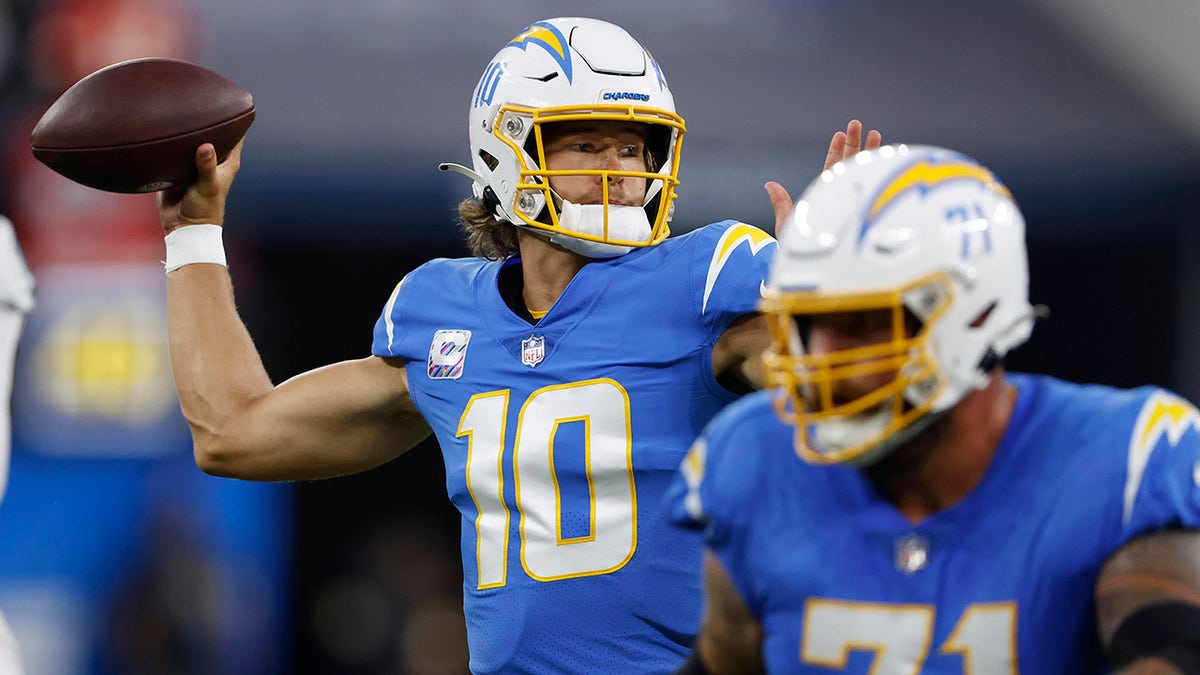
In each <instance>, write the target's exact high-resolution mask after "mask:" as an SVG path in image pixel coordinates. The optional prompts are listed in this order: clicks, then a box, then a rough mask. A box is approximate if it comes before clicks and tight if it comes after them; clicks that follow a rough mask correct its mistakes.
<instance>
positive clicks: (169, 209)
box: [158, 141, 242, 233]
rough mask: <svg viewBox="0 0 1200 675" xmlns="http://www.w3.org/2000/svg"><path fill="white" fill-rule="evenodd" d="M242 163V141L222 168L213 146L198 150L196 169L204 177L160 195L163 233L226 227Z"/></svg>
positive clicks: (208, 145) (159, 203) (223, 163)
mask: <svg viewBox="0 0 1200 675" xmlns="http://www.w3.org/2000/svg"><path fill="white" fill-rule="evenodd" d="M241 163H242V141H239V142H238V144H237V145H236V146H234V148H233V150H231V151H230V152H229V156H228V157H226V158H225V161H224V162H221V163H220V164H217V153H216V150H215V149H214V148H213V146H212V144H211V143H205V144H203V145H201V146H200V147H198V148H196V169H197V170H198V171H199V174H200V175H199V176H198V177H197V178H196V181H195V182H194V183H191V184H189V185H180V186H177V187H173V188H170V189H168V190H163V191H162V192H159V193H158V217H159V219H160V220H161V221H162V227H163V232H164V233H166V232H170V231H171V230H173V229H175V228H177V227H182V226H184V225H201V224H212V225H220V224H222V222H223V221H224V220H225V199H226V197H228V195H229V188H230V187H231V186H232V185H233V177H234V176H235V175H237V172H238V169H239V168H240V167H241Z"/></svg>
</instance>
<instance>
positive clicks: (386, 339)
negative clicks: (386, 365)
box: [371, 272, 412, 356]
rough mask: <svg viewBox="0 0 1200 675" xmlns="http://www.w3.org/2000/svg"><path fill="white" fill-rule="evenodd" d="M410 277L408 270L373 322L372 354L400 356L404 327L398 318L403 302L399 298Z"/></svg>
mask: <svg viewBox="0 0 1200 675" xmlns="http://www.w3.org/2000/svg"><path fill="white" fill-rule="evenodd" d="M411 277H412V273H411V272H410V273H409V274H407V275H405V276H404V278H403V279H401V280H400V283H398V284H396V288H394V289H393V290H392V294H391V296H389V297H388V300H387V303H386V304H385V305H384V306H383V311H382V312H381V313H380V314H379V320H378V321H376V322H375V334H374V339H373V340H372V341H371V354H372V355H374V356H400V353H399V350H398V347H399V344H400V342H401V340H402V338H403V334H402V332H403V329H404V322H403V321H401V320H400V309H401V308H402V307H403V306H404V303H403V302H402V301H401V299H400V298H401V296H402V295H404V290H405V284H406V283H407V282H408V280H409V279H410V278H411Z"/></svg>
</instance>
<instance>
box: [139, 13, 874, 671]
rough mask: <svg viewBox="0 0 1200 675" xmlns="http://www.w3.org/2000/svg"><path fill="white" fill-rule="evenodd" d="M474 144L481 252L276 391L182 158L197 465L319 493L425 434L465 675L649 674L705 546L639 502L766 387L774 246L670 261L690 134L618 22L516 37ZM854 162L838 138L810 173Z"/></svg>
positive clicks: (682, 624)
mask: <svg viewBox="0 0 1200 675" xmlns="http://www.w3.org/2000/svg"><path fill="white" fill-rule="evenodd" d="M469 124H470V127H469V138H470V150H471V162H470V164H471V166H469V167H468V166H460V165H457V164H445V165H443V167H442V168H443V169H445V170H449V171H453V172H455V173H458V174H462V175H464V176H466V177H468V178H470V179H471V181H472V185H473V190H472V196H471V197H470V198H468V199H467V200H465V201H464V202H463V203H462V204H461V205H460V208H459V215H460V218H461V220H462V223H463V226H464V228H465V229H466V231H467V237H468V243H469V245H470V247H471V249H472V252H473V253H475V256H476V257H472V258H466V259H458V260H434V261H431V262H429V263H427V264H425V265H423V266H421V267H419V268H418V269H416V270H414V271H413V272H411V273H410V274H408V275H407V276H406V277H405V278H404V279H403V280H401V281H400V282H399V283H398V284H397V285H396V287H395V290H394V291H393V292H392V294H391V297H390V298H389V299H388V300H387V302H386V305H385V307H384V308H383V311H382V313H381V316H380V318H379V321H378V323H377V325H376V327H375V332H374V342H373V344H372V348H371V355H370V356H368V357H365V358H363V359H359V360H355V361H347V362H343V363H337V364H333V365H330V366H327V367H325V368H320V369H317V370H314V371H312V372H309V373H305V374H303V375H300V376H298V377H295V378H293V379H291V380H289V381H287V382H284V383H282V384H280V385H278V386H274V385H273V384H272V383H271V381H270V379H269V378H268V376H267V374H266V372H265V371H264V369H263V366H262V363H261V361H260V359H259V356H258V354H257V352H256V351H255V348H254V346H253V344H252V342H251V340H250V337H249V335H248V334H247V332H246V330H245V328H244V327H243V325H242V323H241V321H240V319H239V318H238V315H237V313H236V310H235V307H234V301H233V292H232V287H231V283H230V278H229V275H228V273H227V271H226V270H225V268H224V266H223V265H222V264H221V263H222V262H223V254H222V250H221V244H220V239H219V238H220V228H219V227H218V226H217V225H218V224H220V223H221V222H222V217H223V205H224V201H225V196H226V194H227V193H228V190H229V188H230V186H231V183H232V180H233V177H234V174H236V172H237V169H238V166H239V163H240V148H239V149H236V150H235V151H234V152H233V153H231V155H230V157H229V158H228V159H227V160H226V161H225V162H223V163H221V164H220V165H217V163H216V161H215V157H214V156H213V152H212V147H211V145H210V144H205V145H202V146H201V147H200V148H199V149H198V151H197V167H198V169H199V171H200V178H199V179H198V181H197V182H196V183H195V184H193V185H191V186H189V187H188V188H186V189H181V190H175V191H172V192H168V193H164V195H163V197H162V199H161V200H160V215H161V217H162V223H163V229H164V230H165V231H166V232H167V261H166V262H167V269H168V273H167V286H168V302H169V317H170V324H169V328H170V331H171V336H172V339H171V350H172V351H171V357H172V366H173V370H174V374H175V382H176V385H177V387H178V390H179V395H180V403H181V405H182V408H183V412H184V415H185V417H186V418H187V420H188V422H189V424H190V425H191V428H192V434H193V440H194V444H195V455H196V461H197V463H198V464H199V466H200V467H201V468H202V469H203V470H205V471H206V472H209V473H212V474H216V475H222V476H233V477H238V478H243V479H253V480H297V479H307V478H318V477H328V476H336V475H341V474H347V473H353V472H357V471H363V470H366V469H369V468H372V467H374V466H377V465H379V464H382V463H384V462H386V461H388V460H390V459H392V458H394V457H396V456H397V455H399V454H400V453H402V452H404V451H405V450H407V449H408V448H410V447H412V446H413V445H414V444H416V443H417V442H419V441H420V440H422V439H423V438H425V437H427V436H428V435H429V434H430V433H431V432H432V433H433V434H435V435H436V437H437V440H438V442H439V444H440V446H441V449H442V453H443V456H444V460H445V465H446V476H447V486H446V487H447V492H448V494H449V497H450V499H451V501H452V502H453V503H454V505H455V506H456V507H457V508H458V510H459V512H460V513H461V514H462V521H461V528H462V560H463V567H464V570H465V574H464V577H465V578H464V580H463V581H464V588H463V590H464V604H465V613H466V617H467V629H468V630H467V633H468V642H469V646H470V651H471V663H470V665H471V669H472V671H474V672H477V673H493V672H505V673H525V672H546V673H565V672H590V673H602V672H614V673H627V672H668V671H670V670H672V669H674V668H675V667H677V666H678V665H679V664H680V663H681V662H682V661H683V658H684V657H685V656H686V654H687V652H688V650H689V649H690V647H691V644H692V642H693V640H694V635H695V630H696V628H697V626H698V625H699V619H700V611H701V605H702V582H701V577H700V573H699V565H700V560H701V554H702V549H703V541H702V538H701V537H700V536H699V535H697V534H695V533H690V532H685V531H680V530H676V529H674V528H672V527H671V526H670V525H669V523H668V522H667V521H666V520H665V519H664V518H663V517H662V514H661V512H660V510H659V507H660V504H661V499H662V495H663V493H664V492H665V490H666V488H667V486H668V485H669V483H670V481H671V479H672V477H673V475H674V472H675V469H676V468H677V467H678V465H679V462H680V461H682V459H683V456H684V454H685V452H686V451H687V447H688V445H689V444H690V443H691V441H692V440H694V438H695V437H696V435H697V434H699V432H700V430H701V428H702V427H703V425H704V423H706V422H707V421H708V420H709V419H710V418H711V417H712V415H714V414H715V413H716V412H717V410H718V409H720V408H721V407H722V406H724V405H725V404H727V403H729V402H730V401H732V400H733V399H734V398H735V397H736V396H737V395H738V394H739V393H741V392H744V391H746V390H748V389H749V388H751V387H753V386H756V385H758V384H759V383H760V382H761V369H760V368H759V363H760V361H759V359H758V354H759V353H760V352H761V349H762V348H764V347H765V345H766V344H767V342H768V341H769V337H768V334H767V330H766V323H765V321H764V320H763V318H762V317H761V316H757V315H756V314H755V312H756V306H757V302H758V300H759V298H760V289H761V286H762V284H763V282H764V280H765V277H766V270H767V264H768V260H769V259H770V255H771V253H772V252H773V251H774V248H775V242H774V239H773V238H772V237H771V236H770V235H768V234H767V233H765V232H763V231H762V230H759V229H757V228H754V227H751V226H749V225H745V224H743V223H739V222H735V221H725V222H721V223H716V224H713V225H709V226H706V227H702V228H700V229H698V230H694V231H692V232H690V233H688V234H685V235H681V236H678V237H674V238H670V239H668V238H667V235H668V233H669V230H668V221H669V220H670V218H671V214H672V211H673V208H674V202H675V198H676V188H677V185H678V178H677V175H678V170H679V158H680V154H679V153H680V147H681V143H682V140H683V135H684V130H685V129H684V121H683V119H682V118H681V117H680V116H679V115H678V114H677V113H676V112H675V106H674V102H673V99H672V97H671V92H670V90H669V88H668V87H667V81H666V78H665V76H664V74H663V71H662V69H661V68H660V67H659V65H658V63H657V62H655V60H654V59H653V58H652V57H651V56H650V53H649V52H647V51H646V49H644V48H643V47H642V46H641V45H640V44H639V43H638V42H637V41H636V40H634V39H633V38H632V37H631V36H630V35H629V34H628V33H627V32H625V31H624V30H623V29H621V28H619V27H617V26H614V25H612V24H609V23H605V22H602V21H596V20H591V19H580V18H559V19H549V20H546V21H539V22H537V23H534V24H532V25H530V26H529V27H528V28H526V29H525V30H524V31H523V32H521V33H520V34H519V35H517V36H516V37H514V38H513V39H512V40H510V41H509V42H508V43H507V44H505V45H504V47H503V48H502V49H501V50H500V51H499V52H498V53H497V54H496V56H495V57H494V58H493V59H492V61H491V62H490V63H489V64H488V65H487V67H486V68H485V69H484V72H483V75H482V77H481V78H480V79H479V82H478V84H477V86H476V88H475V90H474V92H473V94H472V96H471V101H470V114H469ZM862 140H863V139H862V136H861V125H859V124H857V123H852V124H851V125H850V126H848V128H847V132H846V133H843V132H838V133H837V134H835V135H834V138H833V140H832V141H831V144H830V153H831V154H830V157H829V158H827V162H829V161H830V160H833V161H836V160H840V159H842V158H843V156H848V155H850V154H853V153H855V152H857V151H858V149H859V144H860V142H861V141H862ZM878 144H879V134H878V133H877V132H872V133H870V134H868V135H867V137H866V145H867V146H868V147H873V146H878ZM768 192H769V193H770V197H771V200H772V202H773V203H781V202H784V201H790V199H789V198H788V197H787V195H786V193H785V192H783V190H782V187H780V186H778V185H777V184H774V183H772V184H769V185H768Z"/></svg>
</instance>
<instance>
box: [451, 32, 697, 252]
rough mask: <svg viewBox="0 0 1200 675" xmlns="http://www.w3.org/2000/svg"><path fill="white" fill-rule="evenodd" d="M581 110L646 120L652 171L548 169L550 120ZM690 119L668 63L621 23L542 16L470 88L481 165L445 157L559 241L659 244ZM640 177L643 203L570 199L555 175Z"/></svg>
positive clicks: (484, 191) (520, 220) (474, 151)
mask: <svg viewBox="0 0 1200 675" xmlns="http://www.w3.org/2000/svg"><path fill="white" fill-rule="evenodd" d="M580 119H596V120H631V121H635V122H640V123H644V124H646V125H647V129H648V130H649V131H648V136H647V142H646V146H647V151H648V154H649V155H650V156H651V157H652V158H653V161H654V165H653V166H648V167H647V169H648V170H647V171H644V172H633V171H609V170H589V171H572V172H562V171H556V172H549V171H546V170H545V162H544V160H545V151H544V148H543V145H542V142H543V141H542V126H541V125H543V124H546V123H552V122H566V121H573V120H580ZM683 133H684V123H683V119H682V118H681V117H679V115H677V114H675V102H674V99H672V97H671V90H670V89H668V88H667V81H666V78H664V77H663V74H662V70H661V69H660V68H659V67H658V64H657V63H656V62H655V61H654V59H653V58H652V57H651V56H650V53H649V52H647V51H646V50H645V49H644V48H643V47H642V46H641V45H640V44H638V42H637V40H634V39H633V38H632V37H630V35H629V33H627V32H625V30H624V29H623V28H621V27H619V26H615V25H613V24H611V23H606V22H604V21H598V20H596V19H583V18H557V19H547V20H545V21H538V22H537V23H534V24H532V25H530V26H529V27H528V28H526V29H525V30H524V31H523V32H522V33H521V34H520V35H518V36H517V37H515V38H513V39H512V40H511V41H510V42H509V43H508V44H506V45H505V46H504V48H503V49H501V50H500V51H499V52H498V53H497V54H496V56H495V57H494V58H493V59H492V61H491V63H489V64H488V66H487V68H486V69H484V71H483V76H482V77H481V78H480V79H479V84H478V85H477V86H476V87H475V92H474V94H473V95H472V98H471V115H470V138H471V158H472V161H473V164H474V171H471V170H468V169H466V168H465V167H459V166H455V165H451V164H443V165H442V168H443V169H451V170H456V171H458V172H460V173H463V174H466V175H468V176H470V177H471V178H473V179H474V181H475V184H474V193H475V196H476V197H477V198H479V199H482V200H484V203H485V204H487V205H488V206H489V208H491V210H492V211H493V213H494V215H495V216H496V217H497V218H498V219H500V220H504V221H508V222H511V223H514V224H517V225H520V226H525V227H530V228H534V229H538V230H544V231H547V232H549V233H551V234H550V239H551V241H554V242H555V243H557V244H559V245H562V246H564V247H566V248H569V249H571V250H574V251H576V252H578V253H581V254H583V255H588V256H590V257H610V256H614V255H620V254H623V253H626V252H628V251H630V250H631V249H632V248H633V247H638V246H650V245H653V244H657V243H659V242H661V241H662V240H663V239H665V238H666V237H667V235H668V234H670V230H669V228H668V225H667V223H668V221H669V220H670V217H671V212H672V210H673V202H674V201H675V188H676V186H677V185H678V182H679V181H678V179H677V174H678V170H679V147H680V143H681V141H682V139H683ZM566 174H570V175H593V176H594V175H600V176H604V177H605V178H606V179H607V178H609V177H621V176H625V177H640V178H644V179H646V180H647V190H646V198H645V204H644V207H636V206H632V207H628V206H618V205H614V206H609V205H607V204H604V205H578V204H571V203H569V202H565V201H563V200H562V199H561V198H560V197H559V196H558V195H556V194H555V193H554V192H553V191H552V190H551V189H550V185H549V177H550V176H551V175H566Z"/></svg>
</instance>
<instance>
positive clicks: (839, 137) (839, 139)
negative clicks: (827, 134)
mask: <svg viewBox="0 0 1200 675" xmlns="http://www.w3.org/2000/svg"><path fill="white" fill-rule="evenodd" d="M845 147H846V132H844V131H839V132H837V133H835V134H834V135H833V138H831V139H829V150H828V151H827V152H826V153H825V168H826V169H828V168H829V167H831V166H833V165H834V164H837V163H838V162H840V161H842V150H843V149H844V148H845Z"/></svg>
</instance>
